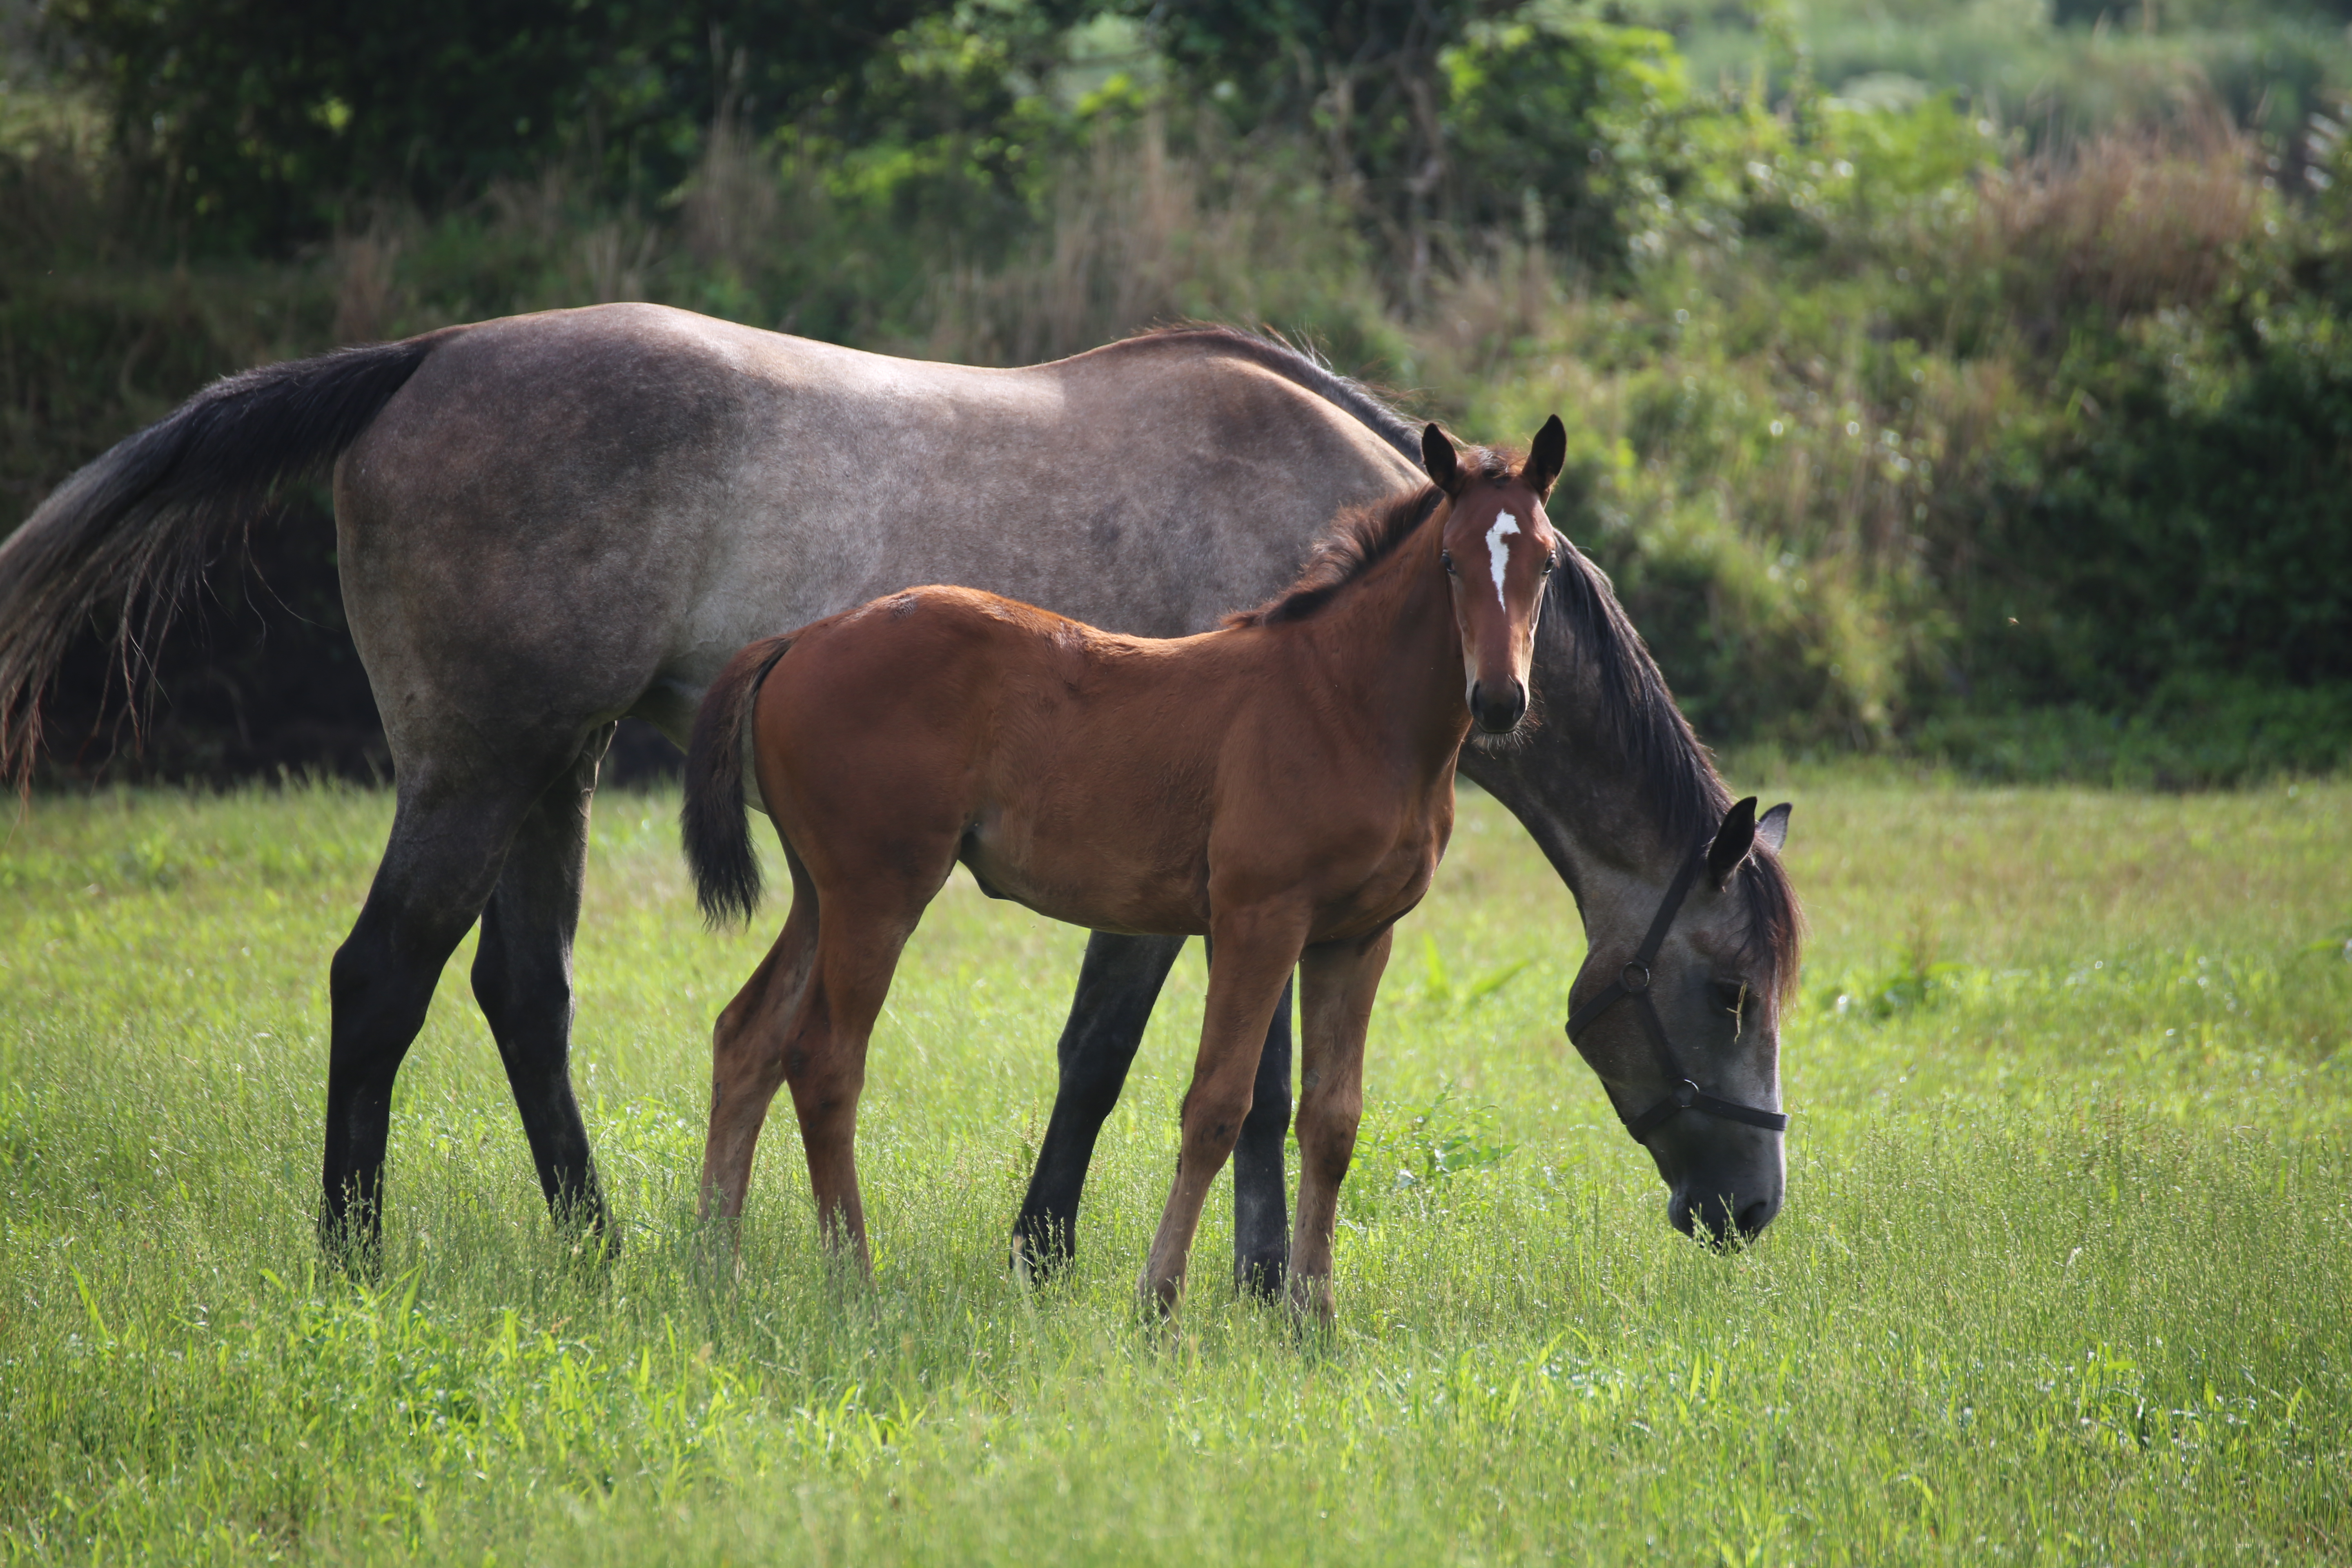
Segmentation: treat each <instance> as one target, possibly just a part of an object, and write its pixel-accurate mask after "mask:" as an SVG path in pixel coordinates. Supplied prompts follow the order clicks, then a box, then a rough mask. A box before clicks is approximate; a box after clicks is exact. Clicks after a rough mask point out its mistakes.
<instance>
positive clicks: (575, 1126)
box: [474, 724, 617, 1245]
mask: <svg viewBox="0 0 2352 1568" xmlns="http://www.w3.org/2000/svg"><path fill="white" fill-rule="evenodd" d="M612 738H613V726H611V725H609V724H607V725H605V726H604V727H603V728H602V729H600V730H598V731H596V732H595V733H594V734H593V735H592V736H590V737H589V740H588V743H587V745H586V746H585V747H584V748H583V750H582V751H581V752H580V755H579V757H578V759H577V760H576V761H574V762H573V763H572V766H571V768H570V769H569V770H567V771H566V772H565V773H564V775H563V776H562V777H561V778H559V779H557V780H556V781H555V782H554V783H553V784H550V785H548V787H547V791H546V793H545V794H543V795H541V796H540V797H539V799H538V800H537V801H536V802H534V803H533V804H532V805H531V808H530V811H529V812H528V813H526V814H525V815H524V816H523V820H522V825H521V826H520V828H519V829H518V830H517V832H516V834H515V837H514V844H513V847H512V848H510V849H509V851H508V854H507V862H506V869H505V872H504V874H503V875H501V876H500V877H499V885H498V889H497V890H496V891H495V892H493V893H492V894H491V895H490V901H489V904H488V907H487V908H485V909H484V910H483V911H482V940H481V945H480V947H479V949H478V951H477V952H476V954H475V958H474V996H475V999H476V1000H477V1001H478V1002H479V1003H480V1004H481V1007H482V1013H483V1016H485V1017H487V1018H488V1020H489V1024H490V1033H491V1034H492V1036H493V1037H496V1039H497V1040H498V1044H499V1056H500V1057H501V1058H504V1060H505V1062H506V1068H507V1082H508V1083H509V1086H511V1087H512V1089H513V1090H514V1098H515V1108H516V1110H520V1112H521V1113H522V1125H523V1131H524V1133H525V1135H526V1136H528V1137H529V1139H530V1154H531V1163H533V1164H535V1165H536V1166H537V1167H538V1168H539V1185H540V1190H541V1192H543V1193H544V1194H546V1195H547V1206H548V1209H549V1211H550V1212H551V1213H552V1214H553V1215H555V1217H556V1218H557V1219H558V1220H559V1221H562V1220H565V1219H567V1218H576V1219H583V1220H585V1221H586V1222H587V1223H588V1224H589V1225H590V1226H593V1227H594V1229H595V1230H596V1231H597V1232H598V1233H599V1234H600V1235H602V1236H604V1237H606V1238H607V1244H608V1245H612V1244H614V1242H616V1241H617V1237H615V1236H614V1232H613V1229H612V1217H611V1215H610V1214H609V1213H608V1212H607V1211H606V1209H605V1206H604V1190H603V1188H602V1186H601V1185H600V1184H599V1183H598V1182H597V1179H596V1162H595V1157H594V1156H593V1153H591V1152H590V1150H589V1147H588V1131H587V1128H586V1127H585V1126H584V1125H583V1123H582V1121H581V1120H580V1105H579V1102H578V1100H576V1099H574V1098H573V1095H572V1075H571V1070H570V1062H571V1055H572V932H573V931H574V930H575V929H576V928H577V927H578V925H579V923H580V881H581V869H582V865H583V861H584V860H585V859H586V858H587V851H588V803H589V798H590V796H591V795H593V792H594V790H595V788H596V767H597V763H599V762H600V761H601V760H602V759H603V757H604V748H605V746H606V745H608V744H609V743H610V742H611V741H612Z"/></svg>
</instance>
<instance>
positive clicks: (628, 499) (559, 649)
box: [337, 305, 1411, 755]
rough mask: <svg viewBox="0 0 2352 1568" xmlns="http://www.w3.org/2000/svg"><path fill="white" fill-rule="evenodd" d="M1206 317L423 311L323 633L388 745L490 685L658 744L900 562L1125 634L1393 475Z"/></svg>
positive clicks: (1208, 598) (503, 696)
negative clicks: (353, 671) (1174, 335)
mask: <svg viewBox="0 0 2352 1568" xmlns="http://www.w3.org/2000/svg"><path fill="white" fill-rule="evenodd" d="M1410 478H1411V473H1410V470H1409V466H1408V465H1406V464H1405V462H1404V460H1403V458H1402V457H1401V456H1400V455H1399V454H1398V453H1397V452H1396V451H1395V450H1394V449H1393V447H1391V446H1390V445H1389V444H1388V443H1387V442H1386V441H1385V439H1384V438H1383V437H1382V436H1381V434H1380V433H1379V432H1377V431H1375V430H1373V429H1372V428H1371V427H1370V426H1367V425H1365V424H1364V423H1362V422H1361V421H1360V420H1359V419H1358V418H1356V417H1354V416H1350V415H1349V414H1348V413H1346V412H1345V411H1343V410H1341V409H1340V408H1339V407H1337V406H1336V405H1332V404H1330V403H1328V402H1327V401H1325V400H1324V399H1322V398H1320V397H1318V396H1317V395H1315V394H1314V393H1312V392H1310V391H1308V390H1307V389H1306V388H1305V387H1303V386H1301V385H1299V384H1296V383H1294V382H1292V381H1290V380H1287V379H1286V378H1285V377H1283V376H1281V375H1279V374H1276V373H1275V372H1273V371H1272V370H1269V369H1268V368H1266V366H1265V364H1262V363H1256V362H1255V361H1254V360H1252V359H1250V358H1248V357H1246V356H1245V355H1241V354H1236V353H1230V352H1226V351H1225V350H1223V349H1221V348H1220V347H1219V345H1218V342H1217V340H1215V339H1213V338H1204V339H1203V340H1202V341H1201V342H1189V343H1188V342H1157V341H1155V340H1152V339H1143V340H1139V341H1137V342H1135V343H1133V344H1114V345H1111V346H1110V347H1108V348H1106V349H1101V350H1097V351H1095V352H1093V353H1088V354H1082V355H1079V356H1077V357H1076V358H1074V359H1071V360H1065V361H1060V362H1056V363H1053V364H1048V365H1041V366H1034V367H1029V368H1026V369H1020V370H989V369H977V368H973V367H969V366H960V365H940V364H931V363H924V362H919V361H911V360H899V359H892V358H889V357H887V356H884V355H878V354H868V353H860V352H858V351H856V350H850V349H844V348H838V347H835V346H833V345H829V344H824V343H816V342H808V341H806V340H803V339H798V338H791V337H786V336H782V335H780V334H777V333H772V332H762V331H757V330H755V329H751V328H747V327H741V326H737V325H733V324H731V323H728V322H723V321H712V320H709V319H708V318H704V317H700V316H696V315H693V314H690V313H688V312H685V311H679V310H667V309H665V308H661V307H656V306H644V305H632V306H606V307H598V308H595V309H591V310H572V311H555V312H549V313H546V314H542V315H537V316H525V317H515V318H510V319H508V320H504V321H490V322H485V323H481V324H478V325H477V326H474V327H470V328H467V329H465V330H464V331H459V332H457V333H454V334H451V336H450V337H449V339H448V340H447V341H446V342H445V343H444V344H442V345H441V346H440V347H439V348H437V349H436V352H435V353H434V354H433V355H432V356H431V358H430V359H429V360H427V361H426V362H425V364H424V365H423V366H421V367H420V368H419V370H418V371H417V373H416V374H415V376H414V377H413V378H412V379H411V381H410V383H409V384H408V385H406V386H405V387H404V388H403V390H402V391H401V393H400V394H399V395H397V396H396V397H394V399H393V400H392V402H391V403H390V404H389V405H387V406H386V408H385V409H384V411H383V414H382V415H381V416H379V417H378V419H377V421H376V422H375V424H374V425H373V426H372V427H371V428H370V429H369V430H368V431H367V433H366V434H365V435H364V436H363V437H362V438H361V439H360V440H359V442H357V443H356V444H355V445H354V447H352V450H351V451H350V452H349V453H348V454H347V455H346V457H345V458H344V460H343V463H342V464H341V468H339V471H338V484H337V506H338V517H339V527H340V529H341V546H342V558H343V562H344V572H345V586H346V597H347V601H348V602H349V608H350V610H351V615H352V629H353V635H354V637H355V638H356V639H357V640H358V642H359V645H360V648H361V652H362V658H364V659H365V661H366V663H367V665H368V668H369V670H370V673H371V676H372V678H373V679H375V680H376V682H377V686H378V696H379V700H380V701H381V702H382V704H383V707H384V709H385V719H386V724H387V728H388V729H389V730H390V731H392V734H393V739H394V750H395V755H398V754H399V753H400V752H402V751H404V750H408V749H413V747H412V746H411V745H409V744H406V743H405V742H422V741H423V740H425V738H426V736H427V734H429V732H430V731H432V729H433V728H434V726H433V725H431V724H430V723H428V722H426V721H425V719H424V718H422V717H420V715H426V714H429V713H430V712H431V711H433V710H435V709H436V708H446V707H449V706H452V705H454V706H457V707H460V708H463V709H466V710H468V715H469V718H468V722H469V723H471V724H473V725H474V726H475V727H478V721H479V718H480V715H481V712H482V711H483V710H486V709H487V710H496V709H497V707H498V706H499V704H500V703H501V702H506V701H509V700H512V694H513V693H515V692H518V691H521V692H527V693H528V694H529V695H530V701H531V702H532V703H533V705H534V707H535V709H537V710H544V711H546V712H548V713H549V714H551V715H553V716H554V718H555V720H556V721H563V722H583V721H591V720H598V719H603V718H609V717H613V716H615V715H616V714H618V713H621V712H625V711H636V712H639V713H641V714H643V715H644V716H646V717H647V718H651V719H653V720H654V721H656V723H658V724H660V725H661V726H662V727H663V728H665V729H667V730H669V731H671V732H672V733H673V734H674V735H682V734H683V733H684V731H685V729H686V727H687V723H688V718H689V716H690V714H691V711H692V706H693V702H694V700H695V699H696V698H697V697H698V695H699V692H700V690H701V689H702V688H703V686H704V685H705V684H707V683H708V681H709V679H710V678H711V676H712V675H713V674H714V673H715V672H716V671H717V669H718V668H719V665H721V664H722V663H723V662H724V661H725V659H726V658H727V657H728V656H729V655H730V654H731V653H732V652H733V651H734V650H735V648H737V647H740V646H741V645H742V644H743V643H745V642H747V641H749V640H750V639H751V637H756V636H761V635H765V634H768V633H772V632H775V631H779V630H782V629H784V628H786V627H789V626H796V625H803V624H806V623H809V622H811V621H814V620H816V619H819V618H821V617H823V616H826V615H829V614H831V613H833V612H835V611H837V610H839V609H841V608H843V607H844V606H845V605H851V604H855V603H856V602H858V601H860V600H863V599H866V598H870V597H873V596H875V595H879V594H883V593H887V592H888V591H890V590H892V589H895V588H898V587H899V586H901V585H903V584H907V583H908V582H915V581H946V582H955V583H961V584H970V585H972V586H975V587H981V588H985V589H990V590H992V591H995V592H999V593H1002V594H1004V595H1009V596H1010V597H1012V598H1013V599H1016V600H1020V601H1024V602H1027V603H1033V604H1037V605H1045V606H1046V607H1048V608H1050V609H1053V610H1056V611H1060V612H1063V613H1066V614H1068V615H1071V616H1076V618H1078V619H1080V620H1083V621H1087V622H1089V623H1092V624H1095V625H1098V626H1108V627H1112V628H1115V629H1118V630H1122V631H1133V632H1138V633H1142V634H1147V635H1160V636H1167V635H1174V634H1179V633H1182V632H1188V631H1194V630H1200V629H1204V628H1206V627H1207V626H1212V625H1213V624H1215V621H1216V619H1217V618H1218V616H1220V615H1222V614H1223V612H1224V611H1226V610H1229V609H1232V608H1234V607H1236V606H1237V605H1245V604H1248V603H1252V602H1254V601H1255V600H1256V599H1258V598H1261V597H1263V596H1264V595H1265V594H1267V593H1270V592H1272V591H1273V590H1274V589H1275V588H1276V587H1278V586H1280V585H1281V584H1282V583H1283V582H1285V581H1286V580H1287V578H1288V576H1289V575H1290V574H1291V573H1292V572H1293V571H1295V569H1296V568H1297V563H1298V562H1299V560H1300V558H1301V556H1302V554H1303V552H1304V550H1305V547H1306V545H1307V542H1308V541H1309V540H1310V539H1311V538H1312V537H1313V536H1314V534H1315V533H1316V531H1318V529H1319V528H1320V527H1321V526H1322V524H1323V523H1324V522H1326V521H1328V519H1329V518H1330V517H1331V516H1332V515H1333V513H1335V512H1336V511H1337V510H1339V509H1340V508H1341V507H1343V506H1345V505H1347V504H1349V503H1350V502H1357V501H1363V500H1370V499H1372V498H1374V497H1376V496H1378V495H1380V494H1382V493H1385V491H1387V490H1388V489H1393V488H1394V487H1395V486H1396V485H1397V484H1398V483H1399V482H1401V481H1402V480H1404V479H1410Z"/></svg>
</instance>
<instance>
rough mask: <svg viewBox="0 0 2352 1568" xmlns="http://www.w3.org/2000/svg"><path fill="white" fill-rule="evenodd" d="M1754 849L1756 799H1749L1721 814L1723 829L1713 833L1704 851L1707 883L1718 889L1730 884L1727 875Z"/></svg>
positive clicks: (1729, 876) (1729, 878)
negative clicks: (1710, 841)
mask: <svg viewBox="0 0 2352 1568" xmlns="http://www.w3.org/2000/svg"><path fill="white" fill-rule="evenodd" d="M1782 820H1783V821H1784V822H1785V821H1786V820H1787V819H1786V818H1785V817H1784V818H1782ZM1754 847H1756V797H1755V796H1754V795H1749V796H1748V798H1747V799H1745V800H1742V801H1741V802H1739V803H1738V805H1734V806H1733V807H1732V808H1731V809H1730V810H1729V811H1727V812H1725V813H1724V814H1723V826H1721V827H1718V828H1717V829H1716V830H1715V842H1714V843H1712V844H1710V845H1708V846H1707V848H1706V875H1707V879H1708V880H1710V881H1712V882H1713V883H1714V884H1715V885H1716V886H1717V887H1718V888H1720V887H1722V886H1723V885H1724V884H1725V883H1726V882H1728V881H1729V880H1731V874H1732V873H1733V872H1734V871H1737V870H1738V869H1739V863H1740V862H1741V861H1742V860H1745V859H1747V858H1748V851H1749V850H1750V849H1753V848H1754Z"/></svg>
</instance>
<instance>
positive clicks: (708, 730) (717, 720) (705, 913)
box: [677, 637, 793, 926]
mask: <svg viewBox="0 0 2352 1568" xmlns="http://www.w3.org/2000/svg"><path fill="white" fill-rule="evenodd" d="M792 646H793V639H792V638H791V637H762V638H761V639H760V640H759V641H758V642H755V643H752V644H750V645H749V646H747V647H745V648H743V650H742V651H741V652H740V653H738V654H737V655H736V656H735V657H734V658H730V659H729V660H728V661H727V668H724V669H722V670H720V671H719V679H716V680H714V681H712V682H711V683H710V689H709V690H708V691H706V692H704V693H703V694H702V706H701V707H699V708H698V709H696V710H694V733H693V735H692V736H691V737H689V738H688V742H687V747H686V804H685V805H682V806H680V807H679V808H678V814H677V817H678V826H679V827H681V828H682V829H684V831H685V837H686V863H687V864H688V866H690V867H692V868H694V896H695V898H696V899H697V900H698V901H699V902H700V903H701V905H702V918H703V919H704V920H705V921H709V923H710V924H711V925H713V926H720V925H725V924H728V923H729V922H730V921H748V920H750V919H751V917H752V916H753V915H754V914H756V913H758V912H759V909H760V894H761V890H762V889H761V879H760V857H759V854H758V852H757V851H755V850H754V849H753V848H752V847H751V824H750V822H749V821H748V820H747V819H746V818H745V816H744V808H743V726H744V724H745V723H746V722H748V721H750V719H751V700H752V699H753V698H755V697H757V696H759V694H760V682H761V681H763V680H765V679H768V671H770V670H771V669H773V668H775V667H776V660H778V659H780V658H783V657H784V655H785V654H786V653H788V652H790V651H791V650H792Z"/></svg>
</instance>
